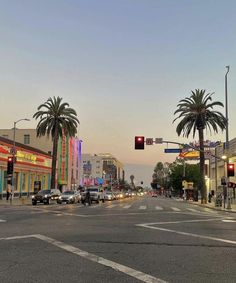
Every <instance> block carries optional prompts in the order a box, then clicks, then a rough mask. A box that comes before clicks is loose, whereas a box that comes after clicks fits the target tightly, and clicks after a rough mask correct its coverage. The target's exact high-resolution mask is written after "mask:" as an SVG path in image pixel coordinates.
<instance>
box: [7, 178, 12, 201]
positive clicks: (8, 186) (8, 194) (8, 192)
mask: <svg viewBox="0 0 236 283" xmlns="http://www.w3.org/2000/svg"><path fill="white" fill-rule="evenodd" d="M10 197H11V181H7V197H6V199H7V201H8V200H9V198H10Z"/></svg>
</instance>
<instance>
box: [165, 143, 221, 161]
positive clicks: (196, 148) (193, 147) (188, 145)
mask: <svg viewBox="0 0 236 283" xmlns="http://www.w3.org/2000/svg"><path fill="white" fill-rule="evenodd" d="M162 143H172V144H178V145H180V146H182V147H185V148H186V147H189V148H192V149H194V150H196V151H199V152H204V150H201V149H200V148H198V147H195V146H192V145H190V144H185V143H180V142H173V141H164V140H163V141H162ZM209 155H210V156H212V157H215V158H217V159H219V160H222V161H224V162H227V160H225V159H223V158H221V157H219V156H216V155H214V154H212V153H209Z"/></svg>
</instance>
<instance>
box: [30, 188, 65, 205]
mask: <svg viewBox="0 0 236 283" xmlns="http://www.w3.org/2000/svg"><path fill="white" fill-rule="evenodd" d="M60 195H61V192H60V190H58V189H52V190H41V191H39V192H38V193H37V194H34V195H33V196H32V205H36V204H37V203H43V204H50V202H51V201H53V200H57V199H58V198H59V196H60Z"/></svg>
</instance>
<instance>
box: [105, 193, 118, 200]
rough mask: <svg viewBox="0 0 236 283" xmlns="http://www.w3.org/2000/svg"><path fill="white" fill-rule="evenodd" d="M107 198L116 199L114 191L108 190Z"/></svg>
mask: <svg viewBox="0 0 236 283" xmlns="http://www.w3.org/2000/svg"><path fill="white" fill-rule="evenodd" d="M104 198H105V200H114V199H116V197H115V195H114V194H113V193H112V192H106V193H105V195H104Z"/></svg>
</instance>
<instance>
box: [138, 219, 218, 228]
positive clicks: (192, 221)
mask: <svg viewBox="0 0 236 283" xmlns="http://www.w3.org/2000/svg"><path fill="white" fill-rule="evenodd" d="M222 219H223V218H222ZM218 220H219V219H218V218H209V219H192V220H179V221H163V222H153V223H142V224H136V226H145V227H146V226H150V225H162V224H180V223H194V222H209V221H218Z"/></svg>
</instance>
